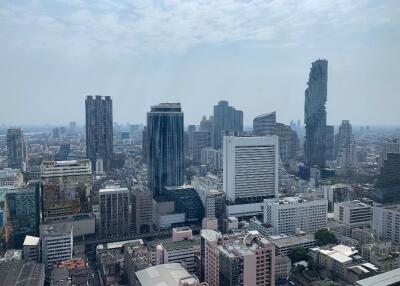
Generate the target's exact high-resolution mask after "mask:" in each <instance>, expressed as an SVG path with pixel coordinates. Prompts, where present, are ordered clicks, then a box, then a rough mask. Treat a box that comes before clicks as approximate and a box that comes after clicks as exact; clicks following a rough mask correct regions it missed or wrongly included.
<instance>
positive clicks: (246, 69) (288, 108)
mask: <svg viewBox="0 0 400 286" xmlns="http://www.w3.org/2000/svg"><path fill="white" fill-rule="evenodd" d="M0 15H1V17H0V37H1V38H2V39H3V41H2V45H0V61H1V63H2V64H1V65H0V102H1V104H2V107H3V108H2V111H1V112H0V124H1V123H4V124H12V125H14V124H15V125H23V124H27V123H28V124H35V125H42V124H46V123H48V122H51V123H56V124H59V125H61V124H65V122H69V121H76V122H83V121H84V120H85V97H86V95H90V94H93V95H95V94H100V95H103V96H111V97H112V99H113V107H114V108H113V110H114V114H113V115H114V118H113V119H114V120H115V121H116V122H145V121H146V112H147V111H149V110H150V106H151V105H155V104H158V103H160V102H180V103H181V104H182V108H183V111H184V113H185V121H186V124H198V122H200V120H201V117H202V116H203V115H207V116H209V115H211V114H212V113H213V105H215V104H217V102H218V99H219V98H221V99H225V100H227V101H229V103H230V105H231V106H233V107H235V108H236V109H239V110H242V111H243V112H244V124H245V125H250V124H251V122H252V120H253V118H254V117H255V116H257V115H260V114H263V113H268V112H272V111H277V122H282V123H285V124H289V122H290V120H297V119H300V120H301V121H302V123H303V118H304V97H305V96H304V92H305V89H306V88H307V81H308V76H309V72H310V68H311V64H312V62H314V61H315V60H317V59H326V60H328V96H327V105H326V108H327V124H330V125H338V124H340V122H341V120H343V119H348V120H350V122H352V123H354V124H355V125H376V126H396V125H397V124H400V116H399V108H398V107H399V106H400V96H399V88H400V86H399V71H398V67H399V66H400V56H399V53H398V51H399V50H400V5H399V2H398V1H394V0H388V1H373V0H362V1H361V0H357V1H314V0H301V1H258V0H238V1H237V0H225V1H200V0H199V1H182V0H177V1H167V2H165V3H164V2H163V1H143V0H137V1H133V2H130V1H126V2H125V1H121V2H120V1H119V2H118V3H115V2H114V1H106V0H98V1H95V2H93V3H86V2H85V1H48V0H44V1H33V2H30V1H22V2H21V1H18V2H16V1H3V2H2V3H0ZM366 121H368V123H365V122H366Z"/></svg>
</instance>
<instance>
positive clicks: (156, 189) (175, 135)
mask: <svg viewBox="0 0 400 286" xmlns="http://www.w3.org/2000/svg"><path fill="white" fill-rule="evenodd" d="M147 130H148V140H149V162H148V164H149V187H150V190H151V191H152V192H153V196H154V197H156V198H157V197H160V196H162V194H163V190H164V189H163V188H164V187H165V186H179V185H182V184H183V183H184V181H185V177H184V171H185V166H184V145H183V112H182V109H181V104H180V103H161V104H159V105H155V106H152V107H151V111H150V112H148V113H147Z"/></svg>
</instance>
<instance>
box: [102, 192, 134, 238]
mask: <svg viewBox="0 0 400 286" xmlns="http://www.w3.org/2000/svg"><path fill="white" fill-rule="evenodd" d="M99 197H100V227H101V233H102V235H103V236H105V237H110V236H125V235H127V234H128V233H129V190H128V189H127V188H121V187H119V186H107V187H106V189H101V190H100V191H99Z"/></svg>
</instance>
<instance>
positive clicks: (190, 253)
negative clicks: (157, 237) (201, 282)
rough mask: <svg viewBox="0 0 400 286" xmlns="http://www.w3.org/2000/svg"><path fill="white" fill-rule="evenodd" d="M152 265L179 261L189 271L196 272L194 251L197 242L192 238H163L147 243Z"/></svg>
mask: <svg viewBox="0 0 400 286" xmlns="http://www.w3.org/2000/svg"><path fill="white" fill-rule="evenodd" d="M147 245H148V247H149V250H150V257H151V261H152V265H159V264H168V263H180V264H181V265H182V266H183V267H185V269H186V270H187V271H188V272H189V273H193V274H194V273H195V272H196V265H195V251H196V249H197V248H198V242H197V241H195V240H192V239H184V240H179V241H171V240H164V241H160V242H157V241H156V242H149V243H147Z"/></svg>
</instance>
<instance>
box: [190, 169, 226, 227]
mask: <svg viewBox="0 0 400 286" xmlns="http://www.w3.org/2000/svg"><path fill="white" fill-rule="evenodd" d="M207 182H208V180H207V177H205V178H204V177H196V178H194V179H192V186H193V187H194V188H195V190H196V192H197V194H198V195H199V197H200V200H201V202H202V203H203V207H204V217H207V218H218V219H221V218H222V217H223V215H224V213H225V193H224V192H223V191H222V190H221V189H220V188H218V187H217V186H212V185H209V184H208V183H207ZM219 222H220V223H221V222H222V220H220V221H219Z"/></svg>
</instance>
